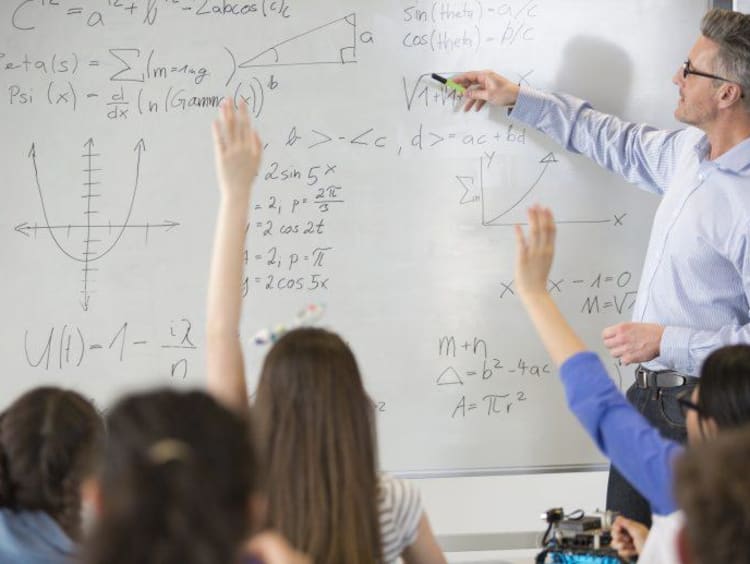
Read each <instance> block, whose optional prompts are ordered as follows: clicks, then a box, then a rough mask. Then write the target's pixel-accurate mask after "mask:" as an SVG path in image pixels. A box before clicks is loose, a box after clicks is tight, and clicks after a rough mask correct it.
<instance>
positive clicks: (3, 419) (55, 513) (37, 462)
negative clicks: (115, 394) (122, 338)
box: [0, 387, 104, 564]
mask: <svg viewBox="0 0 750 564" xmlns="http://www.w3.org/2000/svg"><path fill="white" fill-rule="evenodd" d="M103 438H104V424H103V421H102V420H101V418H100V417H99V414H98V413H97V411H96V409H95V408H94V406H93V405H92V404H91V402H89V401H88V400H86V399H85V398H84V397H82V396H81V395H80V394H78V393H76V392H73V391H70V390H63V389H60V388H53V387H44V388H36V389H33V390H31V391H29V392H27V393H25V394H23V395H22V396H21V397H19V398H18V399H17V400H16V401H15V402H13V404H11V405H10V406H9V407H8V408H7V409H6V410H5V411H4V412H3V413H2V415H0V562H23V563H24V564H61V563H63V562H68V561H69V560H70V559H72V558H73V557H74V555H75V554H76V546H77V544H78V542H79V541H80V539H81V536H82V529H83V524H82V518H81V515H82V502H81V490H82V488H83V486H84V482H85V481H86V479H87V478H88V477H89V476H90V475H91V474H92V473H93V471H94V465H95V461H96V457H97V456H98V454H99V452H100V450H101V447H102V445H103Z"/></svg>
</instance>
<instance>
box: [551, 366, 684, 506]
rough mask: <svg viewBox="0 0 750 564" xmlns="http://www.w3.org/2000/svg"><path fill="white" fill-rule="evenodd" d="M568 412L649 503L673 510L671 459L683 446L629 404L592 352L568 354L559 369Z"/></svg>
mask: <svg viewBox="0 0 750 564" xmlns="http://www.w3.org/2000/svg"><path fill="white" fill-rule="evenodd" d="M560 378H561V379H562V382H563V385H564V386H565V397H566V398H567V400H568V406H569V407H570V410H571V411H572V412H573V413H574V414H575V416H576V417H577V418H578V420H579V421H580V422H581V425H583V427H584V428H585V429H586V431H587V432H588V434H589V435H590V436H591V438H592V439H593V440H594V442H595V443H596V446H598V447H599V450H601V451H602V452H603V453H604V455H605V456H606V457H607V458H608V459H609V460H610V462H611V463H612V465H613V466H614V467H615V468H617V469H618V470H619V471H620V473H621V474H622V475H623V476H625V478H626V479H627V480H628V482H630V483H631V484H632V485H633V487H634V488H635V489H636V490H638V492H639V493H640V494H641V495H642V496H643V497H645V498H646V499H647V500H648V502H649V504H651V511H652V512H654V513H656V514H658V515H669V514H670V513H672V512H673V511H675V510H676V509H677V504H676V502H675V500H674V496H673V495H672V480H673V472H674V468H673V466H674V462H675V459H676V458H677V457H678V456H679V455H680V454H682V452H683V451H684V447H683V446H682V445H680V444H679V443H677V442H675V441H671V440H669V439H665V438H664V437H662V436H661V434H660V433H659V430H658V429H657V428H656V427H654V426H653V425H651V424H650V423H649V422H648V421H646V418H645V417H643V415H641V414H640V413H638V411H637V410H636V409H635V407H633V406H632V405H630V403H629V402H628V400H627V399H625V396H623V395H622V393H620V390H618V389H617V386H615V384H614V382H612V379H611V378H610V377H609V374H607V370H606V369H605V368H604V365H603V364H602V362H601V360H600V359H599V357H598V356H597V355H596V354H594V353H592V352H582V353H578V354H575V355H573V356H571V357H570V358H569V359H567V360H566V361H565V362H564V363H563V364H562V366H561V367H560Z"/></svg>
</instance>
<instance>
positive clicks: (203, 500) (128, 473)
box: [84, 389, 263, 564]
mask: <svg viewBox="0 0 750 564" xmlns="http://www.w3.org/2000/svg"><path fill="white" fill-rule="evenodd" d="M107 429H108V441H107V446H106V449H105V453H104V457H103V458H102V462H101V466H100V469H99V472H98V474H97V480H96V482H97V486H96V488H95V489H96V490H97V492H96V493H95V497H96V499H97V503H96V506H97V513H98V516H97V523H96V525H95V527H94V529H93V531H92V533H91V537H90V538H89V539H88V542H87V545H86V547H85V550H84V562H86V563H87V564H94V563H96V564H105V563H106V564H117V563H119V562H122V563H128V564H130V563H132V562H138V564H149V563H157V562H158V563H159V564H215V563H217V562H221V563H231V562H234V561H235V559H236V558H237V551H238V549H239V548H240V545H241V543H242V541H243V540H244V539H246V538H247V536H248V534H249V533H250V532H251V531H252V529H253V527H254V526H255V525H257V524H259V522H260V521H262V518H263V517H262V515H260V514H259V512H260V510H259V509H257V498H256V497H255V496H254V494H255V493H256V491H257V488H258V468H257V459H256V455H255V451H254V449H253V443H252V440H251V435H250V429H249V426H248V424H247V422H246V421H245V420H244V419H243V418H241V417H239V416H238V415H235V414H234V413H231V412H230V411H228V410H227V409H225V408H224V407H222V406H221V405H219V404H218V403H217V402H216V400H214V399H213V398H211V397H210V396H208V395H207V394H205V393H203V392H197V391H195V392H179V391H174V390H167V389H165V390H157V391H154V392H149V393H143V394H137V395H132V396H129V397H126V398H124V399H122V400H121V401H120V402H118V403H117V404H116V405H115V406H114V407H113V409H112V410H111V411H110V412H109V413H108V415H107Z"/></svg>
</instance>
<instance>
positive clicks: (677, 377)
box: [635, 366, 698, 388]
mask: <svg viewBox="0 0 750 564" xmlns="http://www.w3.org/2000/svg"><path fill="white" fill-rule="evenodd" d="M697 383H698V378H696V377H695V376H687V375H686V374H680V373H679V372H675V371H674V370H649V369H648V368H644V367H643V366H638V368H636V369H635V385H636V386H637V387H639V388H676V387H678V386H686V385H691V386H695V385H696V384H697Z"/></svg>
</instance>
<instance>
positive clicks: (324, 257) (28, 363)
mask: <svg viewBox="0 0 750 564" xmlns="http://www.w3.org/2000/svg"><path fill="white" fill-rule="evenodd" d="M706 8H707V2H705V1H702V0H690V1H686V0H679V1H676V0H671V1H667V0H658V1H654V0H649V1H646V0H642V1H630V2H621V1H615V0H608V1H601V0H600V1H597V2H591V1H587V2H584V1H580V0H565V1H560V0H555V1H553V0H519V1H506V2H485V1H478V0H476V1H468V0H467V1H452V2H448V1H446V2H437V1H435V2H429V1H424V0H414V1H412V2H395V1H389V2H375V3H373V2H365V1H362V0H358V1H348V2H337V1H327V2H315V3H311V2H303V1H301V0H237V1H229V0H170V1H165V0H132V1H131V0H109V1H107V2H94V1H93V0H77V1H75V2H73V1H68V0H59V1H52V0H44V1H43V0H12V1H9V2H3V4H2V8H0V27H1V28H2V29H3V32H2V34H0V121H1V122H2V124H3V133H2V138H1V139H0V149H2V150H1V151H0V168H1V169H2V170H3V173H4V174H3V177H4V186H3V195H4V202H3V205H2V206H0V257H1V258H2V264H3V267H4V275H3V276H2V281H1V282H0V288H1V289H2V292H0V296H1V297H0V311H2V312H3V321H2V323H1V324H0V359H1V360H2V365H3V378H2V384H1V388H2V394H3V395H2V397H3V399H4V403H7V402H8V401H10V400H11V399H12V398H13V397H15V396H16V395H17V394H18V393H20V392H21V391H23V390H25V389H28V388H30V387H32V386H36V385H39V384H42V383H48V382H53V383H57V384H60V385H65V386H73V387H75V388H77V389H80V390H81V391H83V392H84V393H86V394H87V395H89V396H90V397H93V398H94V399H96V400H97V402H100V403H101V404H103V405H104V404H106V403H108V402H109V401H111V400H112V399H113V398H114V397H116V396H117V395H118V394H120V393H122V392H123V391H126V390H129V389H133V388H138V387H143V386H146V385H154V384H174V385H187V386H196V385H202V383H203V362H204V359H203V355H204V352H203V348H204V342H203V323H204V299H205V285H206V278H207V267H208V263H209V253H210V246H211V242H212V232H213V224H214V216H215V211H216V204H217V189H216V186H215V181H214V171H213V157H212V154H211V142H210V125H209V124H210V121H211V120H212V119H213V117H214V116H215V114H216V112H217V109H216V106H217V105H218V101H219V100H220V99H221V97H222V96H224V95H227V96H230V97H232V98H234V99H235V100H236V101H238V100H240V99H241V98H245V99H247V100H248V102H249V104H250V107H251V109H252V112H253V114H254V116H255V118H256V122H257V124H258V127H259V129H260V132H261V134H262V137H263V140H264V142H265V143H266V144H267V148H266V152H265V156H264V163H263V168H262V172H261V175H260V182H259V183H258V184H257V186H256V188H255V192H254V195H253V203H252V206H253V209H252V212H251V221H250V224H249V229H248V239H247V240H248V253H247V266H246V276H247V279H246V284H245V290H246V292H247V297H246V299H245V315H244V319H243V335H244V336H245V337H249V336H251V335H252V334H254V333H255V331H256V330H257V329H259V328H263V327H268V326H272V325H275V324H277V323H288V322H289V321H291V319H292V318H293V317H294V316H295V314H296V312H297V311H298V310H300V309H301V308H302V307H304V306H305V305H307V304H309V303H322V304H325V306H326V316H325V318H324V320H323V324H324V325H325V326H328V327H331V328H333V329H335V330H337V331H338V332H340V333H341V334H342V335H343V336H344V337H345V338H346V339H347V340H348V341H349V342H350V343H351V345H352V347H353V349H354V350H355V352H356V354H357V357H358V359H359V362H360V365H361V369H362V372H363V374H364V376H365V378H366V381H367V386H368V389H369V390H370V392H371V394H372V396H373V399H374V400H375V402H376V403H377V405H378V410H379V418H380V419H379V434H380V436H379V438H380V446H381V464H382V466H383V467H384V468H386V469H389V470H392V471H399V472H404V473H413V474H420V473H421V474H433V475H440V474H446V475H448V474H469V473H481V472H532V471H545V470H555V469H563V468H565V469H576V468H588V467H591V466H592V465H597V464H601V463H602V462H603V460H602V459H601V457H600V456H599V455H598V454H597V453H596V451H595V449H594V448H593V447H592V445H591V444H590V441H589V440H588V439H587V438H586V436H585V435H584V434H583V433H582V432H581V431H580V429H579V427H578V425H577V423H576V422H575V421H574V419H573V418H572V417H571V416H570V415H569V414H568V412H567V409H566V407H565V404H564V401H563V396H562V390H561V387H560V385H559V383H558V381H557V375H556V373H555V371H554V370H553V369H552V368H551V367H550V361H549V359H548V358H547V357H546V355H545V353H544V352H543V350H542V348H541V346H540V344H539V343H538V341H537V339H536V338H535V336H534V333H533V332H532V329H531V326H530V324H529V322H528V321H527V319H526V318H525V316H524V314H523V312H522V309H521V306H520V304H519V302H518V299H517V297H516V296H515V295H514V293H513V284H512V279H513V249H514V240H513V234H512V229H511V228H510V227H509V225H511V224H513V223H515V222H517V221H520V220H522V219H523V217H524V210H525V207H526V206H528V205H529V204H531V203H533V202H542V203H544V204H547V205H550V206H551V207H552V208H553V209H554V211H555V213H556V215H557V217H558V219H559V220H560V221H561V225H560V229H559V247H560V250H559V254H558V257H557V260H556V264H555V267H554V270H553V273H552V276H551V278H552V279H551V281H550V285H551V286H550V287H551V288H552V290H553V292H554V295H555V297H556V298H557V300H558V301H559V303H560V304H561V305H562V308H563V310H564V312H565V314H566V315H568V316H569V318H570V319H571V321H572V323H573V324H574V325H575V327H576V328H577V329H579V330H580V332H581V333H582V335H583V336H584V337H585V339H586V340H587V342H588V343H590V344H591V345H592V347H594V348H595V349H596V350H599V351H601V345H600V342H599V334H600V332H601V330H602V328H603V327H605V326H607V325H609V324H611V323H614V322H616V321H619V320H624V319H627V318H628V317H629V315H630V311H629V310H630V308H631V307H632V304H633V301H634V297H635V294H634V292H635V290H636V288H637V285H638V279H639V276H640V269H641V264H642V259H643V254H644V250H645V245H646V241H647V238H648V232H649V228H650V220H651V217H652V213H653V210H654V206H655V203H656V200H655V199H654V198H653V197H650V196H648V195H644V194H643V193H641V192H639V191H638V190H635V189H633V188H630V187H626V186H624V183H623V182H622V181H621V180H619V179H617V178H615V177H614V176H612V175H610V174H607V173H605V172H602V171H600V170H598V169H597V168H596V167H594V166H593V165H591V164H590V163H588V162H587V161H585V159H583V158H581V157H575V156H571V155H567V154H565V153H563V152H562V151H561V150H560V149H559V148H558V147H556V146H554V145H553V144H552V143H550V142H549V141H548V140H546V139H544V138H542V137H541V136H539V135H538V134H536V133H535V132H533V131H530V130H528V129H526V128H524V127H523V126H520V125H519V124H512V123H511V122H509V121H508V120H506V119H505V118H504V117H502V115H500V114H499V113H498V115H496V116H493V117H492V118H490V117H488V114H487V112H486V111H484V112H482V113H481V114H471V115H464V114H462V113H461V112H460V111H457V107H458V103H457V102H456V100H455V97H454V94H453V93H452V92H451V91H450V90H445V89H444V88H443V87H441V86H440V85H439V84H437V83H435V82H433V81H431V80H430V79H429V73H432V72H442V73H446V74H451V73H453V72H457V71H459V70H463V69H469V68H482V67H489V68H496V69H498V70H501V71H502V72H504V73H506V74H507V75H509V76H511V77H513V78H514V79H517V80H518V81H519V82H522V83H524V84H527V85H531V86H534V87H538V88H546V89H562V90H567V91H570V92H573V93H575V94H578V95H580V96H582V97H585V98H588V99H590V100H592V101H593V102H594V103H595V104H596V105H597V107H600V108H602V109H604V110H607V111H611V112H614V113H618V114H620V115H622V116H624V117H626V118H628V119H632V120H639V121H649V122H651V123H654V124H657V125H661V126H665V127H673V126H675V124H674V122H673V121H672V117H671V116H672V110H673V107H674V105H675V102H676V97H677V93H676V89H675V87H674V86H673V85H672V84H670V77H671V76H672V74H673V73H674V71H675V70H676V69H677V67H678V66H679V64H680V63H681V62H682V61H683V60H684V58H685V55H686V53H687V51H688V50H689V48H690V46H691V44H692V42H693V41H694V39H695V38H696V37H697V35H698V24H699V20H700V17H701V15H702V13H703V12H704V11H705V9H706ZM264 353H265V349H264V348H259V347H255V346H252V345H250V344H248V345H247V350H246V354H247V358H248V369H249V372H250V374H251V380H252V382H253V384H254V382H255V375H256V374H257V371H258V366H259V364H260V362H261V360H262V356H263V354H264ZM607 362H608V365H610V366H611V367H612V375H613V377H615V378H619V377H620V376H619V375H618V373H617V371H616V369H615V367H614V365H613V364H612V362H611V360H610V359H608V360H607ZM621 377H622V379H623V380H624V381H625V382H627V381H628V380H629V378H630V374H629V373H628V372H625V371H623V374H622V375H621Z"/></svg>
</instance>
